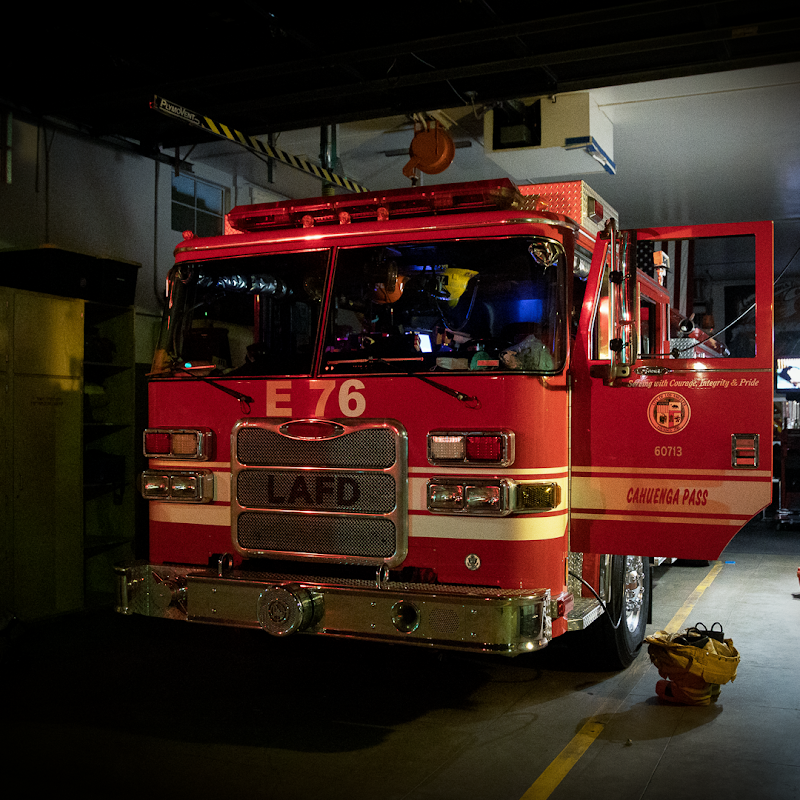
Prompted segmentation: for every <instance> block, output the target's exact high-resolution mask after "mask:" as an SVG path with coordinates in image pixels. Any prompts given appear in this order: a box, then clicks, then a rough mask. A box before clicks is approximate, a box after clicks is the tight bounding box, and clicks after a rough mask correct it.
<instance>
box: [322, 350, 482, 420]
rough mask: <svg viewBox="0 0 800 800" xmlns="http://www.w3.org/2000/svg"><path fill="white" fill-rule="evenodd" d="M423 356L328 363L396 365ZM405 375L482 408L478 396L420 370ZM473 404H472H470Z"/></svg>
mask: <svg viewBox="0 0 800 800" xmlns="http://www.w3.org/2000/svg"><path fill="white" fill-rule="evenodd" d="M423 360H424V359H423V357H422V356H411V357H407V356H406V357H391V356H389V357H388V358H374V357H367V358H353V359H347V360H344V359H342V360H336V361H333V360H331V361H329V362H328V363H329V364H331V365H336V364H386V366H387V367H392V366H394V364H395V362H408V361H415V362H420V361H423ZM404 374H405V375H408V376H410V377H412V378H417V379H418V380H421V381H423V382H424V383H427V384H428V385H429V386H433V387H434V388H436V389H438V390H439V391H440V392H444V393H445V394H449V395H450V397H455V399H456V400H458V401H459V402H461V403H464V405H466V406H467V407H468V408H480V407H481V401H480V400H478V398H477V397H474V396H473V395H471V394H464V393H463V392H459V391H457V390H456V389H451V388H450V387H449V386H443V385H442V384H441V383H437V382H436V381H432V380H431V379H430V378H426V377H425V376H424V375H420V374H419V373H418V372H405V373H404ZM470 404H471V405H470Z"/></svg>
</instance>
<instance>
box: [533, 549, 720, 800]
mask: <svg viewBox="0 0 800 800" xmlns="http://www.w3.org/2000/svg"><path fill="white" fill-rule="evenodd" d="M722 567H723V563H722V562H721V561H718V562H717V563H716V564H714V566H713V567H712V568H711V569H710V570H709V572H708V575H706V577H705V578H704V579H703V580H702V581H701V582H700V583H699V584H698V585H697V588H696V589H695V590H694V591H693V592H692V593H691V594H690V595H689V596H688V597H687V598H686V602H685V603H684V604H683V605H682V606H681V607H680V609H678V613H677V614H675V616H674V617H673V618H672V619H671V620H670V621H669V622H668V623H667V627H666V628H665V630H667V631H669V632H670V633H677V632H678V631H679V630H681V626H682V625H683V623H684V622H686V619H687V617H688V616H689V614H691V613H692V609H694V607H695V605H697V601H698V600H699V599H700V598H701V597H702V596H703V592H705V590H706V589H708V587H709V586H711V584H712V583H713V582H714V579H715V578H716V577H717V575H719V573H720V572H721V571H722ZM649 666H650V661H649V660H645V659H642V658H640V659H638V660H637V661H636V662H635V663H634V664H633V665H632V666H631V667H629V669H628V672H629V673H632V674H631V675H630V676H629V677H631V678H635V682H633V683H632V682H631V681H625V684H626V685H633V686H635V685H636V683H638V682H639V677H641V673H643V672H644V671H645V670H647V668H648V667H649ZM627 695H628V692H627V691H626V692H625V693H624V696H623V697H619V696H617V697H616V698H613V699H614V706H615V708H614V710H612V711H610V712H609V711H606V712H603V711H602V710H601V711H600V712H598V713H597V714H595V715H594V716H592V717H590V718H589V720H588V721H587V722H586V723H585V724H584V726H583V727H582V728H581V729H580V730H579V731H578V732H577V733H576V734H575V736H574V737H573V738H572V741H571V742H570V743H569V744H568V745H567V746H566V747H565V748H564V749H563V750H562V751H561V752H560V753H559V754H558V755H557V756H556V757H555V758H554V759H553V761H552V762H550V764H549V765H548V766H547V769H545V771H544V772H543V773H542V774H541V775H540V776H539V777H538V778H537V779H536V781H535V782H534V783H533V785H532V786H531V787H530V788H529V789H528V790H527V791H526V792H525V794H523V795H522V797H521V798H520V800H546V798H548V797H550V795H551V794H552V793H553V792H554V791H555V790H556V788H558V785H559V784H560V783H561V781H563V780H564V778H566V777H567V774H568V773H569V771H570V770H571V769H572V768H573V767H574V766H575V764H577V763H578V761H579V760H580V758H581V756H582V755H583V754H584V753H585V752H586V751H587V750H588V749H589V747H591V745H592V742H594V741H595V739H597V737H598V736H599V735H600V734H601V733H602V732H603V730H604V728H605V726H606V725H607V724H608V723H609V722H610V721H611V719H612V717H613V716H614V713H615V712H616V710H617V709H618V708H619V707H620V705H621V704H622V703H623V702H624V700H625V698H626V697H627Z"/></svg>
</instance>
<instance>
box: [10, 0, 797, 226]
mask: <svg viewBox="0 0 800 800" xmlns="http://www.w3.org/2000/svg"><path fill="white" fill-rule="evenodd" d="M15 5H16V8H14V9H11V10H4V12H3V17H4V29H5V30H6V31H12V32H13V35H11V36H7V42H12V41H13V45H14V46H13V48H12V47H8V46H7V47H5V48H4V53H3V56H2V58H3V61H4V65H3V81H2V83H0V105H2V106H4V107H7V108H10V109H11V110H12V111H13V112H14V114H15V115H17V116H19V117H20V118H28V119H31V120H33V121H41V120H48V121H63V122H66V123H67V124H69V125H72V126H75V127H77V128H79V129H80V130H82V131H84V132H85V133H87V134H89V135H91V136H96V137H115V138H117V139H123V140H124V141H125V142H126V143H127V144H128V145H129V146H132V147H135V148H137V149H139V150H140V151H141V152H144V153H150V154H152V153H155V152H156V151H158V150H160V149H162V150H163V149H165V148H174V147H176V146H179V147H183V148H188V147H190V146H198V149H197V151H196V155H197V156H198V157H203V156H204V157H207V158H223V157H225V156H226V154H231V146H230V145H224V147H227V148H228V150H227V151H225V150H224V148H223V149H220V148H221V147H222V145H221V143H219V142H216V143H215V140H213V138H212V137H210V136H209V135H208V134H207V133H205V132H203V131H201V130H200V129H198V128H196V127H192V126H190V125H187V124H185V123H183V122H180V121H177V120H174V119H171V118H169V117H166V116H163V115H161V114H158V113H156V112H155V111H152V110H151V109H150V107H149V104H150V101H151V100H152V98H153V96H154V95H159V96H162V97H165V98H167V99H169V100H171V101H173V102H174V103H177V104H179V105H181V106H183V107H186V108H188V109H191V110H193V111H195V112H197V113H199V114H202V115H205V116H208V117H210V118H212V119H214V120H216V121H218V122H223V123H225V124H227V125H229V126H231V127H234V128H237V129H238V130H241V131H243V132H245V133H248V134H251V135H262V134H263V135H266V134H270V133H271V134H280V140H279V142H280V147H281V148H283V149H284V150H287V151H288V152H295V153H298V154H299V153H303V154H307V155H309V156H310V157H312V158H314V157H316V156H317V154H318V147H319V141H318V131H319V126H320V125H327V124H332V123H338V124H339V125H340V129H341V132H342V133H341V145H340V148H339V153H338V155H339V157H340V158H341V159H342V162H343V164H344V165H345V167H346V170H345V171H346V172H347V174H350V175H352V177H354V178H355V179H356V180H358V181H360V182H361V183H365V184H367V185H368V186H369V188H375V189H381V188H388V187H389V186H399V185H403V181H404V179H403V177H402V175H401V174H400V170H401V169H402V166H403V163H404V161H403V159H402V157H400V161H399V162H398V161H397V159H396V158H395V160H394V161H392V153H393V152H396V151H398V150H399V152H400V153H402V152H404V150H405V151H407V148H408V145H409V142H410V134H409V130H410V127H409V123H408V120H409V117H410V115H412V114H414V113H418V112H430V111H431V110H434V109H455V111H453V112H452V113H451V116H452V117H453V118H454V120H455V122H456V123H457V128H456V129H454V131H453V133H454V137H455V138H456V139H457V140H458V141H457V143H459V144H460V145H461V146H462V148H463V150H461V149H460V150H459V151H458V153H457V158H456V161H455V162H454V165H453V167H451V168H450V169H449V170H448V171H447V172H445V173H443V175H441V176H436V178H435V179H434V180H431V182H432V183H433V182H451V181H456V180H467V179H469V178H481V177H489V176H490V175H487V174H485V173H486V172H487V171H489V172H491V175H496V174H497V173H498V169H497V165H491V164H489V163H488V162H487V160H486V159H485V158H484V157H483V154H482V147H481V136H482V124H481V123H480V119H479V118H480V114H481V113H482V112H483V110H484V109H485V108H486V107H487V105H491V104H493V103H496V102H498V101H503V100H507V99H513V98H519V97H531V96H535V95H554V94H561V93H565V92H574V91H589V90H590V91H592V94H593V97H594V98H595V100H596V101H597V102H598V103H600V104H601V107H603V108H604V110H606V111H607V113H608V114H609V116H610V117H612V119H613V121H614V125H615V140H616V142H615V150H616V152H615V159H616V160H617V161H618V163H619V174H618V175H617V176H613V177H612V176H607V175H601V176H599V177H598V182H599V183H600V184H601V187H599V188H598V190H599V191H600V192H601V193H603V192H605V193H606V194H609V192H610V193H611V197H609V200H610V201H611V202H612V203H613V204H615V205H617V206H618V207H619V206H620V205H621V203H620V199H622V197H623V196H624V197H625V198H627V199H626V200H625V201H624V202H630V205H631V208H632V209H635V210H636V211H637V213H639V215H640V216H641V215H642V214H643V215H644V216H645V217H646V216H647V214H649V213H652V214H656V213H658V214H659V217H658V218H659V219H661V220H663V221H671V222H681V221H684V220H683V219H682V217H683V216H684V215H685V213H690V211H691V209H689V210H687V209H686V208H684V207H683V206H681V203H682V201H681V200H680V198H677V197H675V191H674V190H673V189H672V188H670V187H669V186H664V187H659V191H666V192H668V193H671V195H672V196H671V198H670V201H669V202H670V203H673V204H675V203H677V204H678V206H680V207H676V208H672V209H669V208H668V209H666V211H667V212H668V213H667V214H666V216H667V217H671V218H670V219H668V220H664V219H663V218H664V215H663V214H661V212H662V211H664V209H663V208H662V209H658V208H655V207H652V206H651V207H650V208H648V209H643V208H642V207H641V206H640V205H639V206H637V205H636V204H635V203H636V201H635V200H634V197H635V195H631V194H625V193H624V192H623V191H622V187H623V186H624V185H625V181H626V180H627V181H630V182H631V183H630V186H629V191H633V190H634V184H633V181H634V180H639V182H640V183H641V171H642V170H645V171H646V170H649V169H653V168H655V169H658V168H662V169H663V171H664V174H665V180H666V179H667V177H666V176H668V175H669V174H671V172H675V170H676V169H677V171H678V172H679V173H680V176H681V178H682V180H683V181H684V183H683V184H681V191H686V192H688V193H689V194H691V193H692V192H693V191H697V192H698V193H699V194H702V193H703V192H706V193H707V191H708V186H707V184H708V172H707V171H706V170H703V169H698V166H700V167H702V164H699V165H698V163H697V159H698V158H700V156H697V155H695V156H694V157H688V156H689V154H688V153H687V151H686V147H687V142H688V143H689V144H690V145H691V143H692V142H693V143H694V144H695V145H696V149H697V151H698V152H700V151H702V147H701V146H703V147H708V146H710V144H711V145H712V146H713V142H712V143H709V142H708V137H709V135H712V137H713V138H714V139H716V140H717V142H718V144H719V146H722V147H731V146H735V147H736V148H737V154H736V157H737V158H738V159H739V165H740V166H741V167H742V168H743V169H745V170H746V171H747V172H748V174H750V173H753V175H752V177H753V178H754V179H756V183H757V184H758V185H756V186H755V190H756V191H757V192H769V184H765V185H764V186H762V185H761V184H760V183H759V180H761V181H762V182H763V181H766V180H770V181H772V180H773V179H774V173H775V172H776V170H777V169H778V168H779V166H780V167H781V168H783V167H784V166H785V165H786V163H787V160H788V163H790V164H793V165H794V166H795V167H797V169H798V170H800V154H798V152H797V145H796V144H795V141H796V139H797V138H798V137H797V136H796V134H794V127H793V124H792V130H791V135H790V136H788V137H787V136H786V129H787V127H788V126H789V125H790V121H791V119H793V118H796V117H797V106H796V105H795V106H793V107H792V106H791V98H794V100H796V99H797V98H798V95H797V86H798V83H797V81H798V73H797V69H796V67H797V65H798V63H800V36H798V30H799V29H800V16H797V15H796V12H795V10H794V7H793V6H792V5H791V4H788V5H784V6H782V7H780V8H777V7H775V6H774V4H764V3H762V4H756V3H752V2H718V3H703V2H692V3H681V2H678V1H676V2H644V3H618V4H615V5H614V6H611V7H607V8H603V9H596V10H590V11H579V12H576V13H572V14H564V13H563V8H559V7H558V6H554V5H553V4H550V5H549V6H548V5H546V4H541V3H531V2H523V1H522V0H514V2H508V1H507V0H437V1H436V2H428V3H414V2H411V3H405V4H397V3H396V4H386V3H383V4H382V3H374V2H370V3H359V2H351V3H347V4H340V3H339V4H326V5H313V6H312V5H310V4H306V3H302V4H301V3H294V4H290V3H284V4H280V5H278V4H274V3H269V2H256V0H240V2H238V3H219V4H217V5H216V6H215V7H214V8H211V9H210V10H206V9H207V7H206V8H203V7H200V8H198V7H196V6H193V5H192V4H187V3H185V2H182V3H176V2H172V1H171V0H165V1H164V2H160V3H157V4H156V3H152V4H151V3H147V2H140V3H138V4H136V5H134V6H126V7H125V8H124V9H123V10H122V11H120V10H119V9H118V8H115V10H114V12H113V15H112V13H111V12H105V13H104V14H101V15H99V16H98V15H95V16H91V17H89V16H85V17H78V16H77V14H76V12H75V11H74V8H75V6H74V5H73V6H71V7H70V6H63V5H62V6H60V7H56V8H55V9H48V10H47V12H46V14H45V13H44V12H42V11H41V9H38V8H36V7H35V6H34V4H27V7H26V6H23V5H22V4H15ZM28 9H31V10H28ZM776 69H780V70H783V72H780V71H779V72H776V71H775V70H776ZM764 70H768V72H764ZM734 75H736V76H744V78H743V79H741V80H740V79H738V78H737V79H734V78H732V77H731V76H734ZM699 76H704V77H702V78H700V77H699ZM675 80H681V81H684V83H682V84H681V85H680V86H678V85H677V84H675V83H673V81H675ZM742 80H743V81H744V82H743V83H742ZM686 81H690V83H685V82H686ZM698 81H700V82H698ZM703 82H704V83H703ZM759 86H762V87H763V86H767V87H768V88H771V89H774V88H775V87H783V89H782V91H784V92H785V91H787V88H786V87H790V88H789V89H788V91H790V94H789V95H788V97H789V98H790V106H789V107H787V105H786V103H787V99H786V96H785V95H775V96H773V97H772V102H773V103H775V104H777V105H774V106H773V105H771V106H769V107H768V109H767V110H766V111H764V110H763V108H755V107H754V112H755V113H761V114H763V113H766V114H767V115H768V116H769V115H771V114H772V113H773V111H776V113H778V114H779V116H780V120H778V125H779V128H780V130H779V134H778V136H777V139H775V137H774V136H773V139H775V141H771V142H770V143H768V144H766V145H764V147H760V143H759V141H758V140H756V141H754V142H753V143H752V144H755V145H757V146H758V147H760V149H759V154H758V156H757V157H756V156H755V154H754V153H753V152H752V151H753V148H752V147H750V148H749V149H748V147H747V146H746V144H742V145H741V148H740V147H739V144H740V143H739V142H738V140H737V141H734V142H730V141H729V139H730V138H731V133H730V131H731V126H733V127H735V126H736V123H737V122H741V120H740V119H739V120H737V119H731V118H730V115H731V114H732V113H739V112H737V111H736V110H733V111H732V107H731V106H730V104H729V103H727V104H726V102H725V97H724V95H725V94H726V93H730V92H734V91H735V92H736V93H737V97H738V99H739V100H740V101H741V100H742V96H741V94H740V92H741V90H742V88H744V89H745V90H750V89H752V90H754V91H755V90H757V89H758V87H759ZM791 92H793V94H792V93H791ZM670 93H673V94H672V95H670ZM670 96H675V97H678V96H679V97H684V98H686V97H694V98H699V99H697V101H696V102H695V103H694V105H692V104H689V106H688V107H682V108H680V109H677V113H680V114H683V115H687V114H688V115H692V114H695V116H694V118H693V117H692V116H684V117H683V118H682V119H681V122H680V124H675V121H674V120H675V116H674V114H675V113H676V108H673V109H672V112H673V116H672V117H669V116H664V114H666V113H667V112H664V107H663V105H662V106H655V105H652V106H649V107H645V106H644V105H643V104H645V103H648V102H652V101H653V100H654V99H658V100H661V101H663V100H665V99H666V98H669V97H670ZM710 98H713V99H710ZM698 111H699V112H701V114H700V116H701V117H702V119H698V118H697V116H696V114H697V112H698ZM653 112H657V113H653ZM664 125H667V126H670V127H673V128H674V135H673V136H671V137H669V138H667V137H665V136H664ZM648 126H650V127H649V131H648ZM655 126H657V127H655ZM692 133H694V134H695V135H694V136H692V135H691V134H692ZM745 133H746V135H747V136H756V137H758V136H759V134H758V132H757V131H753V130H750V131H749V132H745ZM314 136H316V138H317V141H316V143H314V142H313V141H312V139H313V137H314ZM648 136H650V138H651V139H652V140H654V141H656V140H657V141H658V142H659V144H658V145H657V146H655V147H652V146H651V147H648V144H647V141H648ZM659 137H660V138H659ZM738 138H741V137H738ZM203 143H206V144H203ZM671 143H672V144H671ZM620 145H622V150H620ZM297 148H300V149H299V150H298V149H297ZM670 148H673V149H670ZM675 148H680V149H675ZM739 150H741V153H739ZM184 152H185V151H184ZM714 152H716V153H717V154H719V147H717V148H716V149H715V151H714ZM751 156H753V158H754V159H755V161H753V158H751ZM229 157H233V155H232V154H231V155H230V156H229ZM741 159H744V161H742V160H741ZM764 159H767V160H768V164H767V166H766V167H765V166H764V165H763V164H762V163H761V162H762V161H764ZM220 163H221V162H220ZM753 164H755V166H753ZM667 165H671V166H667ZM793 168H794V167H793ZM633 170H636V171H637V172H638V173H639V177H638V178H634V177H633V176H632V171H633ZM754 170H755V171H757V174H755V172H754ZM626 176H627V177H626ZM511 177H513V178H515V179H517V180H523V181H524V180H525V179H527V178H528V177H530V176H521V175H512V176H511ZM534 177H535V176H534ZM673 177H674V175H673ZM792 180H793V181H794V182H795V184H796V182H798V181H800V174H798V175H796V176H795V177H794V178H793V179H792ZM602 184H606V185H607V187H608V188H607V189H604V188H602ZM790 184H792V181H790ZM790 189H791V185H790V186H789V187H788V188H787V189H786V191H785V194H786V203H783V202H782V204H781V205H780V207H776V208H768V209H765V212H769V213H770V214H771V215H772V216H775V215H779V216H780V215H783V216H782V217H780V218H784V219H786V218H795V219H796V218H797V216H798V213H797V212H798V207H797V202H798V201H797V200H795V199H794V198H795V197H796V196H797V195H798V194H800V191H799V189H800V187H798V186H797V185H794V190H792V191H790ZM614 195H616V197H614ZM698 196H699V195H698ZM618 198H619V199H618ZM686 202H687V203H690V202H691V201H689V200H687V201H686ZM704 202H707V200H706V199H704ZM723 205H724V204H720V205H718V206H717V208H716V210H715V213H719V214H720V215H724V214H726V213H728V212H729V209H727V208H723ZM620 211H621V212H622V211H623V209H622V208H620ZM772 212H774V213H772ZM740 213H742V214H743V215H744V216H745V217H746V216H747V214H745V213H744V212H740ZM758 216H766V213H764V214H758ZM631 224H647V222H645V220H638V219H637V220H635V222H634V221H633V220H631Z"/></svg>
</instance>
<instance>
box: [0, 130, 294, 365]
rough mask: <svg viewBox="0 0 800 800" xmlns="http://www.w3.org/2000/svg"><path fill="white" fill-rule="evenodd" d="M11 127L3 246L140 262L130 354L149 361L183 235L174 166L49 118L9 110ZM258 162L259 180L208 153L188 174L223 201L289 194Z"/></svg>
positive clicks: (285, 182) (0, 209)
mask: <svg viewBox="0 0 800 800" xmlns="http://www.w3.org/2000/svg"><path fill="white" fill-rule="evenodd" d="M12 136H13V144H12V180H11V183H10V184H4V185H3V186H2V187H0V219H2V227H1V228H0V250H4V249H33V248H38V247H42V246H44V245H50V246H54V247H59V248H63V249H66V250H71V251H75V252H79V253H85V254H86V255H90V256H96V257H103V258H112V259H117V260H121V261H127V262H133V263H136V264H140V265H141V268H140V270H139V275H138V280H137V287H136V298H135V307H136V311H137V326H136V354H137V355H136V360H137V362H139V363H149V361H150V358H151V356H152V352H153V348H154V345H155V337H156V336H157V328H158V319H159V317H160V312H161V303H162V300H163V293H164V287H165V279H166V275H167V272H168V271H169V269H170V267H171V266H172V263H173V251H174V248H175V247H176V245H178V244H179V243H180V242H181V241H182V235H181V232H179V231H173V230H172V227H171V192H172V189H171V187H172V175H173V173H174V167H173V166H172V164H171V163H163V162H159V161H157V160H155V159H153V158H150V157H147V156H145V155H140V154H138V153H136V152H134V151H133V150H132V149H131V148H130V147H128V146H127V145H124V146H123V145H122V143H121V144H120V145H117V144H115V143H113V142H102V141H98V140H97V139H91V138H89V137H87V136H85V135H82V134H81V133H80V132H78V131H72V130H69V129H66V128H64V127H61V126H56V125H39V124H35V123H32V122H26V121H22V120H19V119H14V124H13V134H12ZM165 155H167V156H168V157H170V158H171V157H172V155H173V154H172V153H171V152H170V153H168V154H165ZM182 155H183V156H184V157H185V153H184V154H182ZM224 166H225V167H227V168H230V165H228V164H226V165H224ZM261 172H262V173H263V176H264V179H265V180H264V184H258V183H255V182H254V181H253V176H252V171H251V172H250V173H249V174H248V175H247V177H246V178H245V177H242V176H241V175H238V174H237V172H236V169H235V168H234V169H233V170H232V171H227V170H226V169H217V168H215V166H214V165H213V163H212V164H209V163H193V164H192V167H191V170H190V172H189V173H188V174H191V175H193V176H194V177H196V178H198V179H200V180H204V181H207V182H210V183H213V184H216V185H217V186H220V187H221V188H222V189H223V190H224V196H225V211H229V210H230V208H231V207H232V206H233V205H235V204H236V203H249V202H267V201H269V200H277V199H282V198H284V197H287V196H292V194H291V193H292V192H293V191H294V187H293V185H292V175H290V174H288V173H287V171H285V170H284V171H283V172H282V173H279V174H278V176H277V177H278V178H279V180H280V183H277V182H276V183H274V184H270V183H268V181H267V180H266V179H267V168H266V165H264V168H263V170H261ZM303 188H305V187H303ZM294 196H297V195H294Z"/></svg>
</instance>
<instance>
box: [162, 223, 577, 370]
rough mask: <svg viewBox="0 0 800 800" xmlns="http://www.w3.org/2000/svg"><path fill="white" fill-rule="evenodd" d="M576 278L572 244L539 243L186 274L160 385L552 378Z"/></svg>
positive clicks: (172, 297) (253, 261)
mask: <svg viewBox="0 0 800 800" xmlns="http://www.w3.org/2000/svg"><path fill="white" fill-rule="evenodd" d="M331 275H332V285H330V286H329V285H328V284H329V283H330V276H331ZM565 280H566V258H565V253H564V250H563V248H562V246H561V245H560V244H559V243H557V242H555V241H551V240H548V239H542V238H537V237H530V236H528V237H509V238H503V239H463V240H450V241H438V242H422V243H410V244H393V245H390V246H380V247H352V248H351V247H347V248H339V249H337V250H330V249H329V250H315V251H309V252H294V253H286V254H276V255H259V256H252V257H244V258H235V259H224V260H223V259H216V260H213V261H212V260H209V261H203V262H187V263H182V264H179V265H177V266H176V267H174V268H173V270H172V272H171V273H170V276H169V281H168V288H169V298H168V304H167V305H168V307H167V312H166V314H165V317H164V322H163V326H162V334H161V337H160V341H159V346H158V350H157V352H156V357H155V360H154V365H153V374H154V375H156V376H159V375H161V376H171V375H180V374H184V373H185V372H186V371H192V372H193V371H196V372H197V373H198V374H201V375H215V376H225V375H231V376H238V375H254V376H255V375H267V376H268V375H309V374H312V373H313V371H314V369H315V364H316V363H319V371H320V373H321V374H331V373H335V374H343V373H364V372H415V371H433V370H500V371H509V370H515V371H529V372H530V371H532V372H538V373H551V374H552V373H554V372H556V371H558V370H560V369H561V367H562V366H563V362H564V352H565V349H566V348H565V337H566V335H567V330H566V324H565V320H566V318H567V317H566V299H565V288H564V287H565ZM326 296H327V297H328V298H329V304H328V308H327V310H325V309H324V308H323V298H324V297H326ZM324 312H325V313H324ZM323 319H324V320H325V328H324V330H320V324H321V321H322V320H323ZM320 351H321V352H320ZM315 356H316V357H315Z"/></svg>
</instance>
